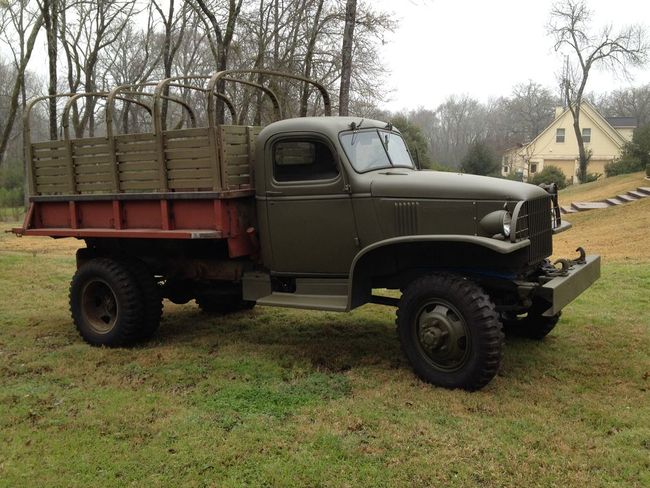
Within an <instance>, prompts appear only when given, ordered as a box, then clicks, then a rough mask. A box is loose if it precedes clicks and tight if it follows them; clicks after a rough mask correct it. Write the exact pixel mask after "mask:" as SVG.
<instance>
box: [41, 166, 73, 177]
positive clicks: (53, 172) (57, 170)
mask: <svg viewBox="0 0 650 488" xmlns="http://www.w3.org/2000/svg"><path fill="white" fill-rule="evenodd" d="M67 169H68V167H67V166H58V167H49V168H48V167H46V168H36V176H62V175H66V174H68V173H67Z"/></svg>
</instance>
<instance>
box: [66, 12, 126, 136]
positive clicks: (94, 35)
mask: <svg viewBox="0 0 650 488" xmlns="http://www.w3.org/2000/svg"><path fill="white" fill-rule="evenodd" d="M60 1H61V2H62V3H63V1H64V0H60ZM134 10H135V1H134V0H122V1H114V0H111V1H108V0H95V1H94V2H79V3H76V4H74V6H73V7H72V8H70V7H68V8H64V9H62V11H61V13H60V18H59V29H60V34H59V35H60V38H61V44H62V45H63V48H64V51H65V53H66V58H67V65H68V84H69V88H70V91H71V92H76V91H77V90H78V89H79V87H80V86H81V87H83V90H84V91H85V92H87V93H92V92H96V91H98V90H99V89H100V88H101V87H99V86H98V84H97V80H98V79H101V78H102V77H101V76H99V75H98V73H97V68H98V65H100V57H101V56H102V55H103V54H104V50H105V49H106V48H107V47H108V46H110V45H112V44H113V43H115V42H116V41H117V40H118V39H120V36H121V34H122V32H123V31H124V29H125V28H126V26H127V25H128V22H129V18H130V17H131V16H132V15H133V14H134ZM70 15H72V16H73V18H72V19H70V18H69V16H70ZM95 106H96V100H95V99H94V98H89V99H87V100H85V104H84V110H83V113H82V114H81V115H80V114H79V113H78V111H77V107H76V105H75V106H74V107H73V125H74V128H75V133H76V136H77V137H82V135H83V132H84V130H85V129H86V127H88V129H89V134H90V135H91V136H93V135H94V125H95V124H94V111H95Z"/></svg>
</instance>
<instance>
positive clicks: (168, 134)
mask: <svg viewBox="0 0 650 488" xmlns="http://www.w3.org/2000/svg"><path fill="white" fill-rule="evenodd" d="M208 130H210V129H209V128H208V127H196V128H194V129H179V130H168V131H165V133H164V136H165V138H166V139H178V138H181V137H197V136H203V137H208Z"/></svg>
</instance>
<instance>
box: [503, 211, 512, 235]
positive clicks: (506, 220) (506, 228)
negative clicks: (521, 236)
mask: <svg viewBox="0 0 650 488" xmlns="http://www.w3.org/2000/svg"><path fill="white" fill-rule="evenodd" d="M510 224H512V215H510V212H508V211H504V214H503V221H502V222H501V225H502V226H503V235H504V236H506V237H510Z"/></svg>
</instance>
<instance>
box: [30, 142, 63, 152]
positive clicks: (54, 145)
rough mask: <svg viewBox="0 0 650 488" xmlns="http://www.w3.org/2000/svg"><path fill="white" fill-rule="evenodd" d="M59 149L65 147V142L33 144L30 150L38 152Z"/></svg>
mask: <svg viewBox="0 0 650 488" xmlns="http://www.w3.org/2000/svg"><path fill="white" fill-rule="evenodd" d="M60 147H65V141H44V142H34V143H33V144H32V150H33V151H34V152H38V151H41V150H45V149H57V148H60Z"/></svg>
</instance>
